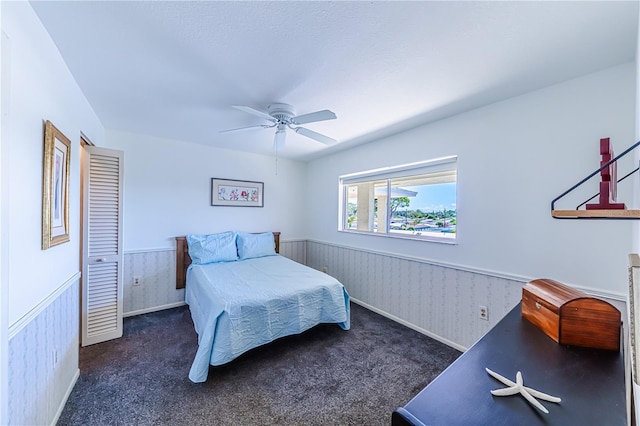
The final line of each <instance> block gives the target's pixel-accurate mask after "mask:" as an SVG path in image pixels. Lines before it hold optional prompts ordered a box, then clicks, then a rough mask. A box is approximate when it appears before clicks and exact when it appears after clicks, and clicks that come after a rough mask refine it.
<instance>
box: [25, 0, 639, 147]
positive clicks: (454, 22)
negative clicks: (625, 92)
mask: <svg viewBox="0 0 640 426" xmlns="http://www.w3.org/2000/svg"><path fill="white" fill-rule="evenodd" d="M31 4H32V5H33V7H34V9H35V11H36V13H37V14H38V16H39V17H40V19H41V20H42V22H43V23H44V25H45V27H46V28H47V30H48V31H49V33H50V34H51V37H52V38H53V40H54V42H55V43H56V45H57V46H58V48H59V50H60V52H61V54H62V56H63V57H64V59H65V61H66V62H67V65H68V66H69V68H70V70H71V72H72V73H73V75H74V76H75V78H76V80H77V82H78V84H79V85H80V87H81V88H82V90H83V91H84V93H85V95H86V96H87V98H88V100H89V102H90V103H91V105H92V106H93V108H94V109H95V111H96V113H97V114H98V116H99V118H100V119H101V120H102V123H103V124H104V126H105V127H106V128H110V129H117V130H123V131H129V132H135V133H141V134H148V135H154V136H160V137H165V138H171V139H179V140H184V141H190V142H195V143H201V144H207V145H211V146H217V147H221V148H229V149H237V150H243V151H251V152H258V153H263V154H268V155H271V154H273V136H274V130H273V129H256V130H251V131H246V132H241V133H223V134H220V133H218V132H219V131H221V130H225V129H229V128H237V127H242V126H250V125H256V124H263V123H264V121H263V120H262V119H260V118H259V117H255V116H252V115H249V114H247V113H245V112H242V111H238V110H236V109H233V108H232V107H231V106H232V105H246V106H249V107H252V108H255V109H259V110H266V108H267V106H268V105H269V104H271V103H274V102H286V103H289V104H292V105H294V106H295V107H296V109H297V112H298V113H299V114H303V113H308V112H313V111H316V110H321V109H330V110H332V111H334V112H335V113H336V115H337V116H338V119H337V120H332V121H325V122H319V123H311V124H308V125H305V127H307V128H309V129H311V130H314V131H316V132H320V133H323V134H326V135H328V136H330V137H333V138H334V139H337V140H338V143H337V144H336V145H335V146H332V147H327V146H325V145H323V144H321V143H318V142H316V141H314V140H312V139H308V138H305V137H303V136H301V135H297V134H295V133H293V132H288V134H287V142H286V146H285V148H284V149H283V150H281V151H280V153H279V155H281V156H284V157H289V158H297V159H301V160H308V159H311V158H314V157H316V156H318V155H323V154H327V153H330V152H333V151H335V150H337V149H341V148H344V147H348V146H353V145H355V144H358V143H363V142H367V141H370V140H373V139H374V138H377V137H380V136H384V135H387V134H390V133H392V132H395V131H400V130H404V129H407V128H411V127H413V126H415V125H418V124H421V123H425V122H429V121H433V120H435V119H438V118H442V117H446V116H449V115H452V114H455V113H459V112H462V111H465V110H469V109H471V108H475V107H478V106H481V105H485V104H488V103H491V102H495V101H499V100H502V99H506V98H508V97H512V96H515V95H519V94H522V93H525V92H528V91H531V90H535V89H538V88H541V87H545V86H548V85H551V84H554V83H558V82H561V81H564V80H567V79H570V78H574V77H577V76H580V75H583V74H587V73H590V72H593V71H597V70H599V69H603V68H607V67H610V66H613V65H617V64H620V63H624V62H628V61H632V60H634V58H635V51H636V31H637V22H638V3H637V2H611V1H606V2H576V1H572V2H455V1H451V2H288V1H278V2H237V1H231V2H219V1H216V2H206V1H205V2H191V1H177V2H170V1H152V2H115V1H113V2H109V1H106V2H99V1H98V2H96V1H92V2H81V1H79V2H61V1H43V2H39V1H32V2H31Z"/></svg>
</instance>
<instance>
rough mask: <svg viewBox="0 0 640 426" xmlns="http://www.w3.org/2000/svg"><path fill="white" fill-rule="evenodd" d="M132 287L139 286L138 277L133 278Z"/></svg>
mask: <svg viewBox="0 0 640 426" xmlns="http://www.w3.org/2000/svg"><path fill="white" fill-rule="evenodd" d="M133 285H140V277H133Z"/></svg>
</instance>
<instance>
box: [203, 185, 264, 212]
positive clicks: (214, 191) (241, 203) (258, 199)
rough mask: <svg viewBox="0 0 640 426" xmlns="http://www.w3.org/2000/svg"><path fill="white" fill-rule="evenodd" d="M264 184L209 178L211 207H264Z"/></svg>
mask: <svg viewBox="0 0 640 426" xmlns="http://www.w3.org/2000/svg"><path fill="white" fill-rule="evenodd" d="M263 193H264V183H263V182H253V181H248V180H234V179H219V178H211V205H212V206H230V207H264V198H263V195H264V194H263Z"/></svg>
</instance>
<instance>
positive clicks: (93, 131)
mask: <svg viewBox="0 0 640 426" xmlns="http://www.w3.org/2000/svg"><path fill="white" fill-rule="evenodd" d="M2 28H3V30H4V31H5V32H6V34H7V35H8V37H9V39H10V40H11V46H12V58H11V82H10V87H9V89H10V92H11V100H10V104H9V111H8V114H9V120H10V124H11V126H10V132H11V133H10V135H9V136H8V139H9V140H8V154H9V157H10V164H9V173H8V174H9V176H8V179H9V191H10V193H9V203H10V206H9V219H8V220H9V235H5V234H3V235H2V239H3V242H8V249H9V323H10V324H12V323H14V322H15V321H17V320H18V319H20V318H21V317H22V316H23V315H25V314H26V313H27V312H29V310H31V309H32V308H33V307H34V306H36V305H37V304H38V303H39V302H41V301H42V300H44V299H45V298H46V297H47V296H49V295H50V294H51V293H53V292H54V291H55V290H56V289H57V288H58V287H59V286H60V285H61V284H62V283H64V282H65V281H66V280H68V279H69V278H70V277H72V276H73V275H74V274H75V273H76V272H78V271H79V270H80V266H79V255H78V253H79V242H80V235H79V229H80V227H79V216H80V208H79V206H80V156H79V153H80V148H79V147H80V132H84V133H85V134H86V135H87V136H88V137H89V138H91V139H92V140H93V141H95V142H96V143H100V142H101V141H102V139H103V137H104V129H103V127H102V124H101V123H100V120H99V119H98V117H97V116H96V114H95V113H94V111H93V109H92V108H91V106H90V105H89V103H88V102H87V100H86V98H85V97H84V95H83V93H82V91H81V90H80V88H79V87H78V85H77V83H76V82H75V80H74V79H73V76H72V75H71V73H70V72H69V69H68V68H67V66H66V64H65V63H64V61H63V59H62V57H61V56H60V53H59V52H58V50H57V48H56V46H55V45H54V43H53V41H52V40H51V38H50V37H49V34H48V33H47V32H46V31H45V29H44V27H43V26H42V24H41V22H40V21H39V19H38V18H37V16H36V14H35V12H34V11H33V9H32V8H31V5H30V4H29V3H27V2H6V3H4V4H3V15H2ZM3 90H5V88H4V87H3ZM45 120H51V122H52V123H53V124H54V125H55V126H56V127H57V128H58V129H59V130H60V131H61V132H62V133H63V134H64V135H65V136H67V137H68V138H69V139H70V140H71V171H70V173H71V174H70V186H69V190H70V193H69V200H70V204H69V205H70V210H69V215H70V217H69V234H70V238H71V241H70V242H68V243H64V244H61V245H58V246H55V247H52V248H50V249H48V250H41V238H42V233H41V229H42V228H41V226H42V225H41V223H42V216H41V214H42V161H43V123H44V121H45ZM34 265H37V267H35V268H34V267H33V266H34Z"/></svg>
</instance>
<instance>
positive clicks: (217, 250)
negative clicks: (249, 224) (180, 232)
mask: <svg viewBox="0 0 640 426" xmlns="http://www.w3.org/2000/svg"><path fill="white" fill-rule="evenodd" d="M187 244H188V245H189V256H191V261H192V262H193V263H195V264H196V265H204V264H205V263H216V262H233V261H235V260H238V251H237V249H236V233H235V232H231V231H229V232H222V233H220V234H211V235H196V234H191V235H187Z"/></svg>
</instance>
